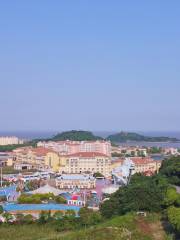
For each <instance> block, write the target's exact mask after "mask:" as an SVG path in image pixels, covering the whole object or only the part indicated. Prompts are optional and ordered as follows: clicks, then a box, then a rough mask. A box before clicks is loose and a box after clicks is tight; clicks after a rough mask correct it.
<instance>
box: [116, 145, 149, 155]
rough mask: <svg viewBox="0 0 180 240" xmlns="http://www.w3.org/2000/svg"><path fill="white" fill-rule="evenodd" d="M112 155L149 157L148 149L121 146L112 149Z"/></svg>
mask: <svg viewBox="0 0 180 240" xmlns="http://www.w3.org/2000/svg"><path fill="white" fill-rule="evenodd" d="M112 153H115V154H116V153H117V154H122V155H128V156H135V157H137V156H144V157H146V156H147V155H148V153H147V149H146V148H142V147H133V146H126V147H124V146H119V147H112Z"/></svg>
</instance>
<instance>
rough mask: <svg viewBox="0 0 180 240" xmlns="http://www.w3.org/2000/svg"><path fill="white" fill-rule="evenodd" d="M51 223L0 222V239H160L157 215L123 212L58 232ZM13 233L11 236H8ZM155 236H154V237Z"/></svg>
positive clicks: (160, 226) (161, 237)
mask: <svg viewBox="0 0 180 240" xmlns="http://www.w3.org/2000/svg"><path fill="white" fill-rule="evenodd" d="M56 228H57V225H56V224H55V225H54V224H52V223H50V224H48V223H46V224H37V223H34V224H22V225H21V224H18V225H0V232H1V234H0V240H5V239H6V240H12V239H13V240H19V239H21V240H37V239H41V240H102V239H103V240H109V239H113V240H128V239H129V240H130V239H132V240H164V239H167V238H166V233H165V232H164V230H163V228H162V225H161V222H160V220H159V217H158V216H156V215H152V214H151V215H149V216H148V217H147V218H143V217H139V216H136V215H135V214H127V215H124V216H120V217H115V218H113V219H111V220H108V221H106V222H104V223H101V224H98V225H96V226H93V227H89V228H84V229H82V230H76V231H67V232H66V231H65V232H58V231H57V229H56ZM12 236H13V238H12ZM157 236H158V238H157Z"/></svg>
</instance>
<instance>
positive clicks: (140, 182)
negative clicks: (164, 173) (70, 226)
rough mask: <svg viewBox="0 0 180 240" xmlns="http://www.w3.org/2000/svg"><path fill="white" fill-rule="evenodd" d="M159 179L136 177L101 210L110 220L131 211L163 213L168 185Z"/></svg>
mask: <svg viewBox="0 0 180 240" xmlns="http://www.w3.org/2000/svg"><path fill="white" fill-rule="evenodd" d="M163 180H164V179H159V178H158V177H156V176H155V177H145V176H141V175H134V176H133V177H132V180H131V182H130V184H129V185H128V186H125V187H121V188H119V190H118V191H117V192H115V193H114V194H112V195H111V197H110V199H109V200H107V201H105V202H104V203H103V204H102V205H101V208H100V211H101V213H102V215H103V216H104V217H106V218H110V217H112V216H114V215H123V214H126V213H128V212H131V211H148V212H161V210H162V205H163V199H164V197H165V194H166V190H167V183H166V181H163Z"/></svg>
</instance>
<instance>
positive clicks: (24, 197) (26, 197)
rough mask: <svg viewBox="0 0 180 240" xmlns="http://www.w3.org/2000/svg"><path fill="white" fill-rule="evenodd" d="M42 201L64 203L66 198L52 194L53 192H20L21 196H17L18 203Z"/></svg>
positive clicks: (38, 202)
mask: <svg viewBox="0 0 180 240" xmlns="http://www.w3.org/2000/svg"><path fill="white" fill-rule="evenodd" d="M44 201H55V202H57V203H63V204H64V203H66V200H65V199H64V198H63V197H61V196H57V197H56V196H54V194H53V193H46V194H38V193H36V194H32V195H30V194H21V196H20V197H19V198H18V203H28V204H31V203H34V204H40V203H43V202H44Z"/></svg>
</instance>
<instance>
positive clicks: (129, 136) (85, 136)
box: [0, 130, 180, 152]
mask: <svg viewBox="0 0 180 240" xmlns="http://www.w3.org/2000/svg"><path fill="white" fill-rule="evenodd" d="M66 140H70V141H96V140H105V141H107V140H108V141H111V143H112V145H115V144H117V143H126V142H180V140H179V139H177V138H171V137H164V136H163V137H150V136H143V135H140V134H138V133H133V132H119V133H115V134H112V135H109V136H108V137H106V138H103V137H100V136H97V135H94V134H93V133H92V132H90V131H83V130H71V131H65V132H61V133H58V134H56V135H54V136H52V137H51V138H46V139H45V138H39V139H33V140H31V141H27V142H24V143H23V144H10V145H2V146H0V152H7V151H12V150H14V149H16V148H17V147H24V146H33V147H35V146H36V145H37V143H38V142H39V141H66Z"/></svg>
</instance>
